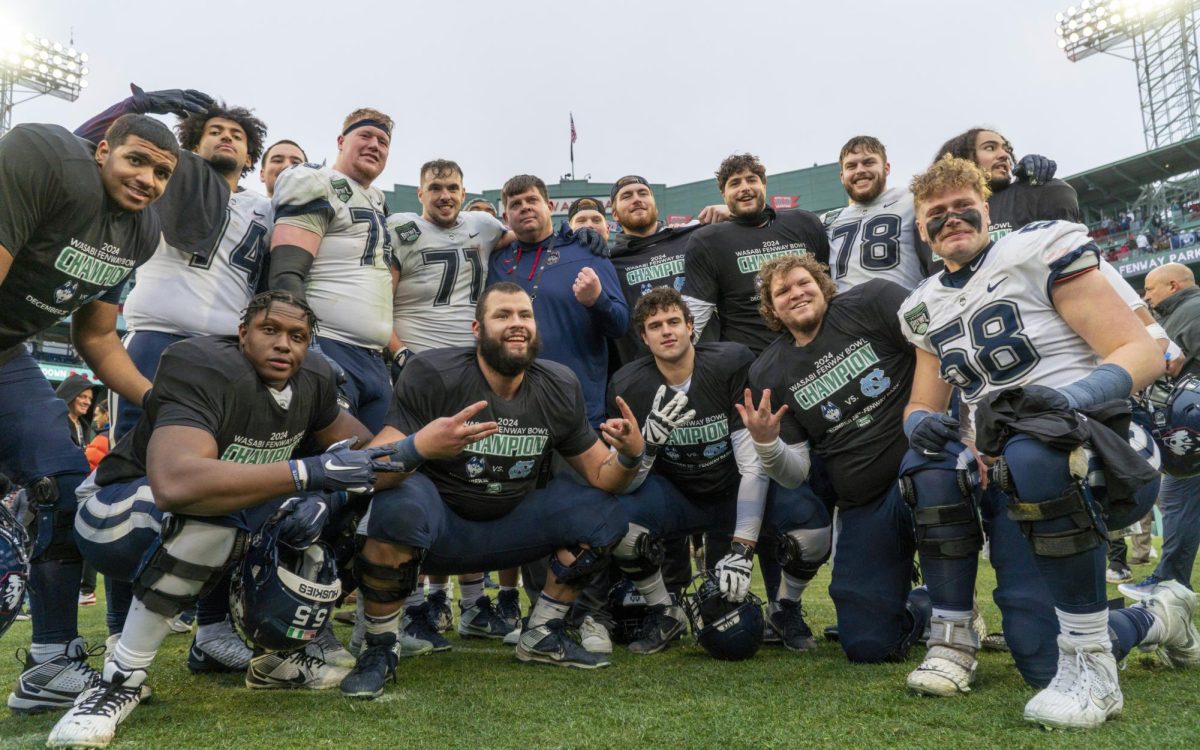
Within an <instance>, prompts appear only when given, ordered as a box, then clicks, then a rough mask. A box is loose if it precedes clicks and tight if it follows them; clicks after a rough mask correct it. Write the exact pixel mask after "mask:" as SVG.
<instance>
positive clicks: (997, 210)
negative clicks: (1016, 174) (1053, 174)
mask: <svg viewBox="0 0 1200 750" xmlns="http://www.w3.org/2000/svg"><path fill="white" fill-rule="evenodd" d="M988 214H989V216H990V217H991V222H992V223H991V225H990V226H989V227H988V233H989V234H990V235H991V238H992V241H993V242H995V241H996V240H999V239H1001V238H1002V237H1004V235H1006V234H1008V233H1009V232H1015V231H1017V230H1018V229H1020V228H1021V227H1023V226H1025V225H1026V224H1031V223H1033V222H1035V221H1053V220H1055V219H1063V220H1065V221H1073V222H1075V223H1077V224H1078V223H1079V222H1080V220H1081V219H1080V213H1079V197H1078V196H1077V195H1076V194H1075V188H1073V187H1071V186H1070V185H1068V184H1067V183H1065V182H1063V181H1062V180H1050V182H1047V183H1046V184H1045V185H1030V184H1029V183H1028V182H1025V181H1024V180H1013V182H1012V183H1011V184H1010V185H1009V186H1008V187H1006V188H1004V189H1003V190H1000V191H997V192H995V193H992V197H990V198H988Z"/></svg>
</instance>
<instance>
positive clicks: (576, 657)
mask: <svg viewBox="0 0 1200 750" xmlns="http://www.w3.org/2000/svg"><path fill="white" fill-rule="evenodd" d="M517 659H519V660H520V661H523V662H542V663H544V664H553V665H555V666H559V667H576V668H578V669H598V668H600V667H607V666H608V665H609V661H608V659H607V658H605V657H604V656H603V655H601V654H597V653H592V652H590V651H587V650H586V649H584V648H583V646H580V645H579V644H578V643H576V642H575V641H573V640H571V638H570V636H568V635H567V626H566V623H564V622H563V621H562V620H561V619H556V620H550V621H549V622H546V623H544V624H542V625H538V626H537V627H535V628H529V629H527V630H526V631H525V632H523V633H521V638H520V639H519V640H518V641H517Z"/></svg>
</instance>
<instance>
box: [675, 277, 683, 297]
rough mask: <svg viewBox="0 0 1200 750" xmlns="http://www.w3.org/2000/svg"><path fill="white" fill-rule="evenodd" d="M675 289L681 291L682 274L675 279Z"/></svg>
mask: <svg viewBox="0 0 1200 750" xmlns="http://www.w3.org/2000/svg"><path fill="white" fill-rule="evenodd" d="M675 291H677V292H680V293H683V277H682V276H680V277H678V278H676V279H675Z"/></svg>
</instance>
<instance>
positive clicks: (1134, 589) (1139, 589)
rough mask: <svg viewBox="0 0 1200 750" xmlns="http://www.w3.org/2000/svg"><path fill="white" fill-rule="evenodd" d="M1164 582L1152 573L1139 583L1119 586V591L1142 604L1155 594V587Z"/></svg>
mask: <svg viewBox="0 0 1200 750" xmlns="http://www.w3.org/2000/svg"><path fill="white" fill-rule="evenodd" d="M1162 582H1163V579H1161V578H1159V577H1158V576H1156V575H1154V574H1153V573H1151V574H1150V575H1148V576H1146V577H1145V578H1143V579H1142V580H1140V581H1138V582H1137V583H1122V584H1121V585H1120V586H1117V591H1120V592H1121V593H1122V594H1123V595H1125V596H1127V597H1129V598H1130V599H1132V600H1134V601H1135V602H1140V601H1141V600H1143V599H1145V598H1146V597H1148V596H1150V594H1152V593H1154V587H1155V586H1157V585H1158V584H1160V583H1162Z"/></svg>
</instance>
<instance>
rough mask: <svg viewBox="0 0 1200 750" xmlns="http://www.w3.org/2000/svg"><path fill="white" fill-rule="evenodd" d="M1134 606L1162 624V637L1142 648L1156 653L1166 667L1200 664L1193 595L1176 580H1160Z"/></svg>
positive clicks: (1177, 667) (1178, 667)
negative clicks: (1147, 595) (1146, 595)
mask: <svg viewBox="0 0 1200 750" xmlns="http://www.w3.org/2000/svg"><path fill="white" fill-rule="evenodd" d="M1133 606H1135V607H1145V608H1146V609H1148V610H1150V611H1151V612H1153V613H1154V616H1155V617H1157V618H1158V619H1159V620H1160V621H1161V622H1162V625H1163V637H1162V640H1160V641H1159V642H1158V643H1156V644H1152V645H1147V646H1144V647H1143V650H1145V651H1154V650H1156V649H1157V650H1158V653H1159V656H1160V657H1161V658H1162V660H1163V661H1164V662H1165V663H1166V664H1167V666H1171V667H1175V668H1176V669H1181V668H1184V667H1195V666H1197V665H1200V631H1198V630H1197V629H1196V622H1195V616H1196V594H1195V593H1193V592H1192V591H1190V590H1188V587H1187V586H1184V585H1183V584H1182V583H1180V582H1179V581H1163V582H1162V583H1160V584H1158V585H1157V586H1155V587H1154V591H1153V592H1152V593H1151V594H1150V596H1149V597H1147V598H1145V599H1143V600H1142V601H1140V602H1138V603H1137V604H1135V605H1133Z"/></svg>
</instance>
